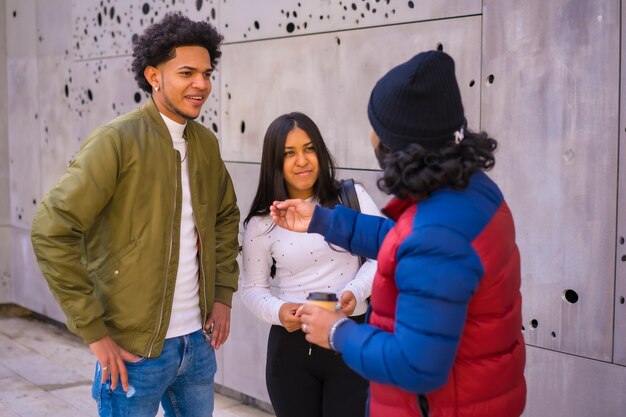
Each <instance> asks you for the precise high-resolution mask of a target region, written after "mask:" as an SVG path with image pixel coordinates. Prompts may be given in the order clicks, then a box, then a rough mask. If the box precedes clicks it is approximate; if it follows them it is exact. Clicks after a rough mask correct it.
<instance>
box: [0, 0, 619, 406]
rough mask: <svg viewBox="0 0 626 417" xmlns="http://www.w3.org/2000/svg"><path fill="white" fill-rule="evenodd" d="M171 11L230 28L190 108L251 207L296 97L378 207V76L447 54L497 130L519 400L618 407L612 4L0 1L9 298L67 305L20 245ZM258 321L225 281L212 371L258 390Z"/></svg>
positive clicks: (1, 216) (478, 117)
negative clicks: (522, 357)
mask: <svg viewBox="0 0 626 417" xmlns="http://www.w3.org/2000/svg"><path fill="white" fill-rule="evenodd" d="M170 10H180V11H183V12H184V13H185V14H187V15H189V16H190V17H192V18H194V19H208V20H209V21H211V22H213V23H215V24H216V25H217V26H218V27H219V28H220V30H221V31H222V33H223V34H224V35H225V44H224V46H223V48H222V49H223V57H222V60H221V62H220V64H219V66H218V70H217V71H216V72H215V74H214V80H213V84H214V89H213V93H212V96H211V99H210V100H209V102H208V103H207V105H205V108H204V110H203V112H202V114H201V117H200V119H199V120H200V121H201V122H202V123H204V124H205V125H206V126H208V127H210V128H212V129H213V130H214V131H215V132H216V133H217V135H218V137H219V138H220V141H221V147H222V153H223V156H224V158H225V159H226V160H227V164H228V168H229V170H230V172H231V174H232V176H233V179H234V182H235V187H236V191H237V194H238V197H239V201H240V207H241V209H242V212H243V213H244V214H245V213H247V210H248V208H249V205H250V201H251V198H252V195H253V193H254V190H255V184H256V180H257V178H258V163H259V161H260V153H261V152H260V149H261V141H262V137H263V133H264V131H265V129H266V127H267V125H268V124H269V122H270V121H271V120H272V119H274V118H275V117H276V116H277V115H279V114H281V113H283V112H287V111H291V110H300V111H303V112H305V113H308V114H309V115H310V116H311V117H312V118H313V119H314V120H316V122H318V124H319V126H320V128H321V130H322V133H323V135H324V137H325V139H326V140H327V142H328V144H329V147H330V149H331V151H332V153H333V154H334V155H335V157H336V158H337V161H338V163H339V165H340V167H341V168H342V169H341V171H340V175H341V176H342V177H354V178H356V179H358V180H360V181H362V182H363V183H364V184H365V185H366V187H367V189H368V190H369V191H370V192H371V193H372V194H373V196H374V198H375V199H376V201H377V202H378V203H379V204H381V205H382V204H384V202H385V201H386V200H387V197H386V196H385V195H383V194H382V193H380V192H378V191H377V190H376V187H375V179H376V177H377V171H376V162H375V159H374V157H373V155H372V152H371V150H370V148H369V142H368V137H369V136H368V134H369V126H368V122H367V116H366V112H365V109H366V103H367V97H368V94H369V91H370V90H371V88H372V86H373V83H374V82H375V80H376V79H377V78H378V77H380V76H381V75H382V74H383V73H384V72H386V71H387V70H388V69H389V68H391V67H393V66H394V65H396V64H398V63H400V62H402V61H403V60H405V59H407V58H409V57H410V56H412V55H413V54H414V53H416V52H418V51H421V50H425V49H434V48H443V50H444V51H447V52H449V53H450V54H451V55H452V56H453V57H454V58H455V60H456V62H457V75H458V78H459V83H460V86H461V92H462V95H463V99H464V104H465V108H466V112H467V117H468V121H469V124H470V127H473V128H474V129H480V128H482V129H486V130H487V131H488V132H490V133H491V134H492V136H494V137H495V138H497V139H498V141H499V144H500V148H499V150H498V153H497V156H496V157H497V164H496V168H495V170H494V171H493V172H492V173H491V174H490V175H491V176H492V177H494V178H495V179H496V180H497V181H498V183H499V184H501V186H502V189H503V191H504V193H505V195H506V196H507V200H508V202H509V205H510V206H511V208H512V210H513V212H514V215H515V219H516V224H517V230H518V242H519V245H520V249H521V252H522V273H523V295H524V311H523V314H524V329H525V330H524V331H525V337H526V341H527V343H528V346H529V347H528V365H527V369H526V374H527V378H528V387H529V394H528V406H527V409H526V412H525V414H524V415H525V416H527V417H539V416H545V415H550V416H555V417H559V416H568V417H576V416H587V415H594V416H602V417H605V416H606V417H612V416H622V415H624V412H623V410H624V409H626V397H624V396H623V395H622V393H623V392H624V388H626V368H624V366H623V365H626V320H625V319H624V308H626V307H625V303H624V297H625V296H626V271H625V270H624V268H625V267H624V265H625V264H626V255H624V254H625V253H626V252H625V250H624V238H623V236H624V235H625V232H624V229H625V226H626V218H624V216H623V215H620V213H622V212H624V210H623V207H624V205H625V204H626V201H625V200H624V198H625V197H624V195H626V193H624V192H620V191H622V190H623V188H624V185H623V184H625V181H626V180H625V177H624V175H626V174H624V172H626V170H624V169H622V170H620V169H619V167H620V165H622V166H623V161H625V160H626V159H625V158H626V155H625V154H624V147H623V146H622V147H620V140H621V138H622V137H623V136H624V135H625V134H626V130H625V129H626V128H625V126H626V125H625V124H624V119H623V117H621V114H620V111H619V109H620V105H622V108H624V104H623V100H624V97H626V94H624V91H620V89H619V87H618V86H620V85H623V84H624V83H620V80H622V79H623V76H622V71H623V70H622V69H621V68H620V58H621V57H622V56H624V51H623V50H621V49H620V48H624V46H621V47H620V44H621V45H624V44H626V43H624V42H621V40H622V33H621V22H622V21H624V20H623V19H624V17H623V16H622V15H621V14H620V13H624V12H622V11H621V3H620V1H618V0H596V1H593V2H590V1H585V0H553V1H550V2H545V1H540V0H532V1H528V2H519V1H515V0H482V1H481V0H457V1H453V2H441V1H436V0H422V1H419V2H413V1H396V0H381V1H378V0H376V1H365V0H364V1H354V2H346V1H334V2H330V1H328V0H316V1H313V0H312V1H307V2H303V1H297V0H273V1H271V2H270V1H246V0H228V1H219V0H204V1H202V0H201V1H193V0H185V1H182V0H178V1H176V2H169V1H168V2H163V1H148V0H146V1H145V2H133V1H129V0H107V1H104V2H102V1H99V0H84V1H70V0H55V1H49V0H29V1H22V0H0V22H6V25H0V160H2V161H3V162H2V164H1V165H0V193H2V194H1V195H2V196H3V197H4V198H1V199H0V303H1V302H15V303H17V304H20V305H22V306H24V307H27V308H30V309H32V310H34V311H37V312H40V313H42V314H45V315H48V316H49V317H52V318H54V319H57V320H61V321H62V320H63V315H62V313H61V312H60V310H59V308H58V307H57V306H56V303H55V302H54V300H53V299H52V297H51V296H50V294H49V292H48V289H47V286H46V285H45V283H44V281H43V279H42V277H41V275H40V273H39V271H38V269H37V267H36V265H35V262H34V258H33V255H32V251H31V249H30V243H29V239H28V232H29V228H30V222H31V219H32V215H33V212H34V209H35V206H36V204H37V202H38V201H39V200H40V199H41V197H42V196H43V195H44V193H45V192H46V191H47V190H48V189H49V188H50V187H51V186H52V185H53V183H54V182H55V181H56V180H57V179H58V177H59V176H60V175H61V174H62V173H63V171H64V170H65V168H66V166H67V163H68V161H69V160H70V159H71V157H72V155H73V154H74V153H75V152H76V151H77V149H78V147H79V144H80V142H81V141H82V140H83V139H84V137H85V135H86V134H87V133H88V132H89V131H90V130H91V129H93V128H94V127H96V126H97V125H99V124H101V123H104V122H106V121H108V120H110V119H111V118H113V117H115V116H116V115H118V114H122V113H125V112H126V111H128V110H130V109H132V108H134V107H136V106H137V105H138V103H140V102H142V101H143V100H145V99H146V98H147V96H146V95H145V94H144V93H142V92H140V91H139V89H138V88H137V87H136V85H135V84H134V81H133V78H132V76H131V74H130V73H129V70H128V69H129V63H130V48H131V40H132V37H133V36H134V35H135V34H137V33H140V32H141V31H142V30H143V29H144V28H145V27H146V26H147V25H148V24H150V23H151V22H152V21H153V20H154V19H158V18H159V17H160V16H162V15H163V14H164V13H165V12H167V11H170ZM5 41H6V42H5ZM5 45H6V46H5ZM3 71H6V72H3ZM622 88H623V87H622ZM268 328H269V326H268V325H266V324H264V323H261V322H260V321H258V320H257V319H256V318H254V317H253V316H252V315H251V314H250V313H249V312H248V311H247V310H246V309H245V307H244V306H243V305H242V303H241V301H240V299H239V298H238V296H235V300H234V309H233V323H232V333H231V337H230V339H229V341H228V343H227V344H226V345H225V347H224V349H222V350H220V352H219V354H218V360H219V369H220V370H219V373H218V376H217V382H218V383H220V384H222V385H223V386H225V387H228V388H231V389H233V390H235V391H238V392H241V393H243V394H245V395H249V396H251V397H254V398H257V399H259V400H261V401H268V397H267V391H266V389H265V383H264V366H265V353H266V337H267V331H268Z"/></svg>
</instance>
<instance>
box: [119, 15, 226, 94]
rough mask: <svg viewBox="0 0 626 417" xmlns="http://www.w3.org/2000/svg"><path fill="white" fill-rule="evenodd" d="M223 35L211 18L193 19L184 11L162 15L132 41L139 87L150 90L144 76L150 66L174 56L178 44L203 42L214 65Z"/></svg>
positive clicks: (187, 44)
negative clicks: (183, 12)
mask: <svg viewBox="0 0 626 417" xmlns="http://www.w3.org/2000/svg"><path fill="white" fill-rule="evenodd" d="M223 38H224V37H223V36H222V35H220V34H219V32H218V31H217V30H216V29H215V28H214V27H213V25H211V24H210V23H208V22H194V21H193V20H191V19H189V18H188V17H185V16H183V15H182V14H181V13H168V14H166V15H165V16H164V17H163V19H162V20H161V21H160V22H158V23H155V24H153V25H151V26H149V27H148V28H147V29H146V31H145V32H144V33H143V34H142V35H141V36H139V38H138V39H137V41H136V42H135V44H134V45H133V58H134V59H133V63H132V66H131V69H132V71H133V74H135V81H137V85H139V88H141V89H142V90H144V91H145V92H148V93H150V92H151V91H152V86H151V85H150V84H149V83H148V80H146V77H145V76H144V74H143V73H144V70H145V69H146V67H148V66H152V67H156V66H157V65H159V64H161V63H163V62H166V61H169V60H170V59H172V58H174V56H175V55H174V53H175V49H176V48H178V47H179V46H201V47H203V48H206V50H208V51H209V56H210V57H211V65H212V66H213V68H215V66H216V65H217V61H218V60H219V58H220V56H222V52H221V51H220V44H221V43H222V39H223Z"/></svg>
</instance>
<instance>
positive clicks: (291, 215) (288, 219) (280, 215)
mask: <svg viewBox="0 0 626 417" xmlns="http://www.w3.org/2000/svg"><path fill="white" fill-rule="evenodd" d="M314 210H315V204H313V203H309V202H307V201H304V200H297V199H296V200H285V201H274V203H273V204H272V205H271V206H270V216H272V220H274V223H276V224H277V225H279V226H280V227H282V228H284V229H287V230H291V231H292V232H306V231H307V229H308V228H309V223H311V218H312V217H313V211H314Z"/></svg>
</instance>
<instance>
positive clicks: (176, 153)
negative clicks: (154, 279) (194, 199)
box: [148, 150, 180, 357]
mask: <svg viewBox="0 0 626 417" xmlns="http://www.w3.org/2000/svg"><path fill="white" fill-rule="evenodd" d="M174 152H175V157H176V161H175V163H174V168H175V170H176V175H174V210H172V221H171V222H170V224H171V229H170V249H169V254H168V256H167V268H166V269H165V285H164V286H163V298H162V299H161V314H160V315H159V324H158V326H157V328H156V333H155V334H154V339H152V343H150V349H149V350H148V357H151V356H152V348H153V347H154V344H155V343H156V340H157V336H158V334H159V329H161V325H162V324H163V311H164V310H165V294H166V293H167V277H168V276H169V273H170V263H171V262H172V246H174V218H175V217H176V196H177V195H178V159H179V158H180V154H179V153H178V151H177V150H174Z"/></svg>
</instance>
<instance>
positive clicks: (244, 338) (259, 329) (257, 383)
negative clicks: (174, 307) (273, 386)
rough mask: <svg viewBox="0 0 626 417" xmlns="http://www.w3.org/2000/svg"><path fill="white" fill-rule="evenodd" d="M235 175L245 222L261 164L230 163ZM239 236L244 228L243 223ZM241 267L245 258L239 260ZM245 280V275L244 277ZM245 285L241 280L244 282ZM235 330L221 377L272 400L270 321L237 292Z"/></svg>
mask: <svg viewBox="0 0 626 417" xmlns="http://www.w3.org/2000/svg"><path fill="white" fill-rule="evenodd" d="M227 168H228V171H229V172H230V175H231V177H232V178H233V184H234V186H235V192H236V194H237V205H238V206H239V209H240V211H241V218H242V223H243V219H244V217H245V216H246V215H247V214H248V210H249V209H250V204H251V203H252V199H253V197H254V193H255V192H256V187H257V183H258V179H259V165H257V164H241V163H228V164H227ZM240 231H241V232H240V233H239V236H240V237H239V240H240V242H241V236H242V232H243V226H242V225H240ZM239 266H240V268H241V262H240V263H239ZM240 280H241V278H240ZM240 285H241V282H240ZM230 328H231V333H230V337H229V339H228V341H227V343H226V344H225V345H224V347H223V349H221V350H222V351H223V372H222V379H221V380H219V381H217V382H218V383H221V384H222V385H224V386H226V387H229V388H232V389H234V390H236V391H239V392H241V393H244V394H246V395H250V396H252V397H254V398H257V399H260V400H262V401H266V402H269V397H268V394H267V389H266V386H265V356H266V353H267V334H268V331H269V328H270V325H269V324H267V323H264V322H261V321H260V320H259V319H257V318H256V317H255V316H254V315H253V314H252V313H251V312H250V311H249V310H248V309H247V308H246V307H245V306H244V305H243V302H242V301H241V298H240V297H239V293H235V295H234V297H233V309H232V316H231V327H230Z"/></svg>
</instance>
